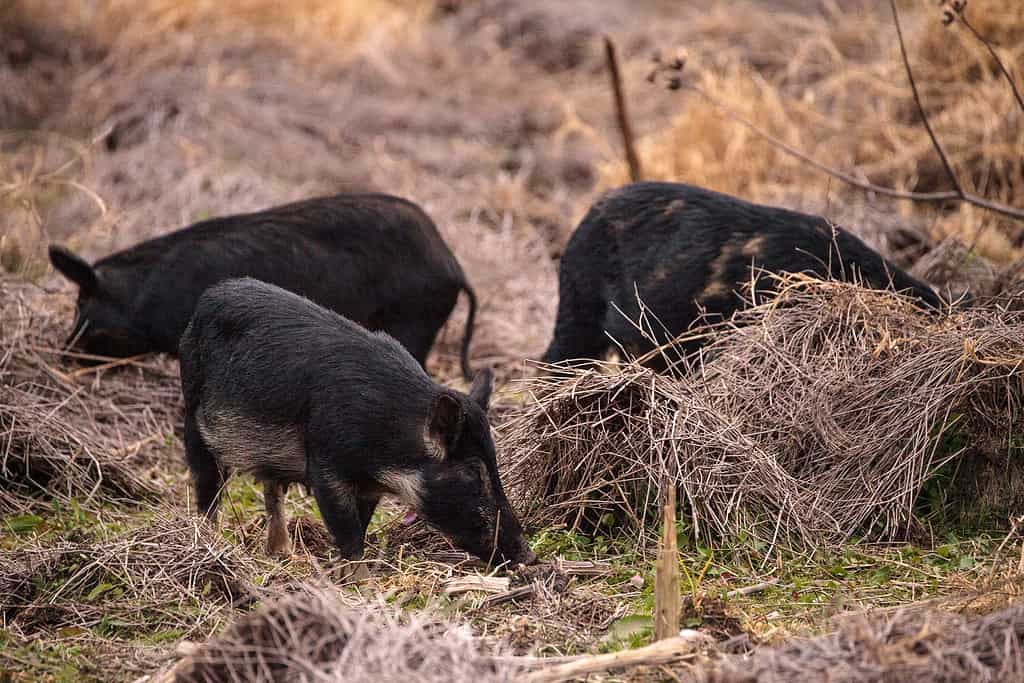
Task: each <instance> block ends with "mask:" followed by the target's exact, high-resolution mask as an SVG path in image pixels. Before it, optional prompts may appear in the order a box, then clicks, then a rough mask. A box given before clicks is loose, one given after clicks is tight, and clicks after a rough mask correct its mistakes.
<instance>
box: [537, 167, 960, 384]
mask: <svg viewBox="0 0 1024 683" xmlns="http://www.w3.org/2000/svg"><path fill="white" fill-rule="evenodd" d="M752 266H753V267H754V268H757V269H761V270H763V271H768V272H775V273H778V272H783V271H787V272H794V273H795V272H807V273H811V274H815V275H818V276H821V277H826V276H829V275H831V277H836V278H845V279H850V278H856V279H857V280H858V281H862V282H863V283H865V284H866V285H869V286H872V287H876V288H885V287H889V286H892V287H894V288H895V289H897V290H900V291H903V292H905V293H907V294H909V295H910V296H912V297H915V298H916V299H917V300H919V301H920V302H921V303H922V304H923V305H925V306H926V307H931V308H940V307H941V306H942V301H941V300H940V299H939V297H938V296H936V294H935V292H933V291H932V289H931V288H930V287H928V285H926V284H924V283H923V282H921V281H919V280H917V279H915V278H913V277H912V276H910V275H909V274H907V273H906V272H904V271H903V270H901V269H900V268H899V267H897V266H896V265H894V264H892V263H890V262H889V261H887V260H885V259H884V258H882V256H880V255H879V254H878V253H877V252H875V251H874V250H872V249H871V248H870V247H868V246H867V245H866V244H864V242H862V241H861V240H860V239H858V238H857V237H855V236H854V235H852V234H850V233H849V232H847V231H846V230H843V229H842V228H839V227H835V226H833V225H831V224H830V223H829V222H828V221H826V220H825V219H823V218H820V217H818V216H811V215H808V214H803V213H798V212H796V211H789V210H787V209H782V208H775V207H770V206H762V205H758V204H752V203H750V202H746V201H743V200H741V199H737V198H736V197H731V196H729V195H725V194H721V193H718V192H712V191H711V190H706V189H703V188H700V187H694V186H692V185H683V184H676V183H660V182H642V183H634V184H631V185H626V186H624V187H621V188H619V189H617V190H614V191H612V192H610V193H608V194H606V195H604V196H603V197H602V198H600V199H599V200H598V201H597V202H596V203H595V204H594V205H593V206H592V207H591V208H590V210H589V212H588V213H587V214H586V216H584V218H583V220H582V222H581V223H580V224H579V226H578V227H577V228H576V231H575V232H574V233H573V235H572V237H571V238H570V240H569V243H568V245H567V246H566V249H565V253H564V254H563V256H562V261H561V265H560V267H559V281H558V284H559V292H558V293H559V301H558V314H557V318H556V322H555V331H554V336H553V339H552V340H551V343H550V345H549V346H548V349H547V351H546V352H545V353H544V356H543V360H544V361H545V362H547V363H558V362H561V361H567V360H570V359H600V358H601V357H602V356H603V355H604V354H605V353H607V351H608V350H609V349H610V348H611V347H612V343H613V342H612V339H614V340H615V341H616V342H618V343H619V344H621V345H622V347H623V348H625V349H626V350H627V351H628V352H630V353H631V354H635V355H640V354H643V353H645V352H647V351H649V350H651V349H652V348H654V345H653V344H652V343H651V341H650V340H649V339H648V338H646V337H645V336H644V335H643V334H641V333H640V332H639V331H638V330H637V329H636V327H635V326H634V325H633V323H632V322H630V321H631V320H637V318H638V317H639V314H640V310H639V304H638V303H637V295H639V298H640V300H641V301H643V303H644V305H645V307H646V308H648V309H649V310H650V311H651V312H652V313H653V315H655V316H656V317H657V318H658V320H659V321H660V323H661V324H662V325H664V327H665V328H666V329H665V330H660V329H659V330H655V332H656V333H657V334H658V342H659V343H664V342H667V341H669V340H670V339H672V338H673V337H676V336H678V335H680V334H682V333H683V332H685V331H686V330H687V329H688V328H690V327H691V326H692V325H693V324H694V323H695V322H697V321H698V319H700V318H701V316H702V315H704V316H705V317H704V320H710V321H713V320H715V319H723V318H728V317H729V316H730V315H732V314H733V313H734V312H735V311H736V310H737V309H738V308H739V307H741V306H742V305H743V303H744V302H743V299H742V297H741V296H740V294H738V293H737V292H738V291H739V290H743V289H746V290H749V287H750V283H751V278H752V273H754V271H753V270H752ZM753 276H754V279H755V282H756V289H757V291H762V292H763V291H767V290H770V289H771V287H772V284H773V283H772V281H771V279H770V278H768V277H765V275H764V274H763V273H762V274H757V273H754V275H753ZM616 307H617V308H618V309H620V310H621V312H620V310H616ZM623 313H624V314H625V316H628V319H627V317H624V315H623ZM654 327H657V325H655V326H654ZM699 344H700V340H694V341H691V342H689V343H688V344H686V345H684V349H686V350H693V349H694V348H696V347H697V346H699ZM651 365H653V366H662V367H663V362H662V359H660V358H655V359H653V360H652V361H651Z"/></svg>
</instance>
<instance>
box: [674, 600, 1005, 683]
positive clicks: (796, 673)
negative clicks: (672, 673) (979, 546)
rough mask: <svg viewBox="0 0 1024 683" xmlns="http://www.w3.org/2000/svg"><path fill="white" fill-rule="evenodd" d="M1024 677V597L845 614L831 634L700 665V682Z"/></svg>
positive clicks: (851, 682)
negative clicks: (974, 611) (948, 607)
mask: <svg viewBox="0 0 1024 683" xmlns="http://www.w3.org/2000/svg"><path fill="white" fill-rule="evenodd" d="M1022 677H1024V605H1020V604H1017V605H1014V606H1012V607H1008V608H1006V609H1003V610H1001V611H998V612H995V613H993V614H989V615H985V616H975V617H966V616H961V615H956V614H950V613H948V612H940V611H928V610H904V611H900V612H897V613H896V614H895V615H893V616H892V617H890V618H888V619H871V618H867V617H863V616H861V617H858V618H855V619H849V620H846V621H845V622H844V623H842V624H841V626H840V627H839V629H838V630H837V631H836V632H835V633H832V634H829V635H827V636H822V637H819V638H811V639H803V638H799V639H794V640H793V641H792V642H790V643H787V644H786V645H784V646H782V647H778V648H765V649H761V650H757V651H755V652H754V653H753V654H752V655H750V656H744V657H730V658H725V659H724V660H722V661H718V662H715V663H713V664H710V665H708V666H707V667H706V668H698V669H697V670H695V671H694V672H693V675H692V678H687V677H684V678H683V680H692V681H695V682H700V683H755V682H756V683H776V682H779V683H782V682H783V681H792V680H801V681H830V682H836V683H839V682H842V683H860V682H862V681H863V682H865V683H866V682H867V681H876V682H888V681H893V682H896V681H905V682H907V683H917V682H918V681H921V682H922V683H923V682H924V681H936V682H938V681H941V682H943V683H952V682H954V681H978V682H981V681H992V682H993V683H994V682H995V681H1016V680H1020V679H1021V678H1022Z"/></svg>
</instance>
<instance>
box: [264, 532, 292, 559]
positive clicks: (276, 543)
mask: <svg viewBox="0 0 1024 683" xmlns="http://www.w3.org/2000/svg"><path fill="white" fill-rule="evenodd" d="M267 555H270V556H271V557H279V556H280V557H290V556H291V555H292V544H291V541H290V540H289V539H288V538H287V536H286V537H285V538H284V539H283V540H282V539H273V540H270V541H267Z"/></svg>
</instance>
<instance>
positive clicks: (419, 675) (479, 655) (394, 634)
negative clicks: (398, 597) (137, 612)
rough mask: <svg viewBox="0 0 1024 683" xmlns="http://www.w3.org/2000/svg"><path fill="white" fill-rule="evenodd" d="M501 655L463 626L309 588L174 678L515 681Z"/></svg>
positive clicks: (228, 633) (218, 641)
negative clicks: (405, 616)
mask: <svg viewBox="0 0 1024 683" xmlns="http://www.w3.org/2000/svg"><path fill="white" fill-rule="evenodd" d="M500 650H501V648H500V647H497V648H496V647H487V646H485V645H484V644H483V643H482V642H481V641H480V640H478V639H476V638H474V637H473V636H472V635H471V634H470V633H469V631H468V629H466V628H464V627H459V626H456V625H453V624H445V623H436V622H431V621H428V620H426V619H424V618H422V617H421V618H415V619H412V620H408V621H407V620H404V619H402V618H400V616H399V615H398V614H397V613H396V612H394V611H393V610H392V609H391V608H388V607H386V606H381V605H376V606H362V607H359V608H356V607H349V606H346V605H345V604H344V603H343V602H342V600H341V598H340V596H339V594H338V593H337V592H336V590H330V589H324V588H318V587H314V586H304V587H301V588H300V590H299V591H298V592H296V593H294V594H292V595H288V596H286V597H283V598H280V599H278V600H275V601H274V602H271V603H269V604H266V605H264V606H262V607H261V608H260V609H259V610H257V611H256V612H254V613H252V614H249V615H247V616H245V617H243V618H241V619H239V620H238V621H236V622H235V623H233V624H232V625H231V626H229V627H228V628H227V629H226V630H225V631H224V633H222V634H221V635H220V636H218V637H216V638H214V639H211V640H210V641H208V642H207V643H205V644H203V645H202V646H201V647H200V648H199V649H198V650H197V651H196V652H194V653H192V654H190V655H189V656H188V658H187V659H186V660H185V661H183V662H181V663H179V664H178V665H177V666H176V667H175V670H174V676H175V678H174V680H176V681H179V682H184V681H202V682H204V683H221V682H227V681H251V682H253V683H261V682H264V681H283V680H288V681H351V682H352V683H362V682H365V683H370V682H371V681H373V682H375V683H376V682H378V681H379V682H381V683H405V682H406V681H412V680H415V681H425V682H428V683H429V682H430V681H476V682H479V683H488V682H490V681H508V680H511V679H512V678H513V677H514V675H515V674H516V673H517V667H515V666H514V665H512V664H508V663H506V662H507V660H505V661H504V662H498V661H497V660H495V659H494V658H493V654H495V653H500ZM495 651H497V652H495ZM168 679H170V677H168Z"/></svg>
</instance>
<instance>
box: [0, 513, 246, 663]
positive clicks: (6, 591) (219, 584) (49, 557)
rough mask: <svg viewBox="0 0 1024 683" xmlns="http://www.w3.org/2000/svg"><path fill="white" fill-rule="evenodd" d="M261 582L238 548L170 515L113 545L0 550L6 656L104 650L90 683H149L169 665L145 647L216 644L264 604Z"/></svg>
mask: <svg viewBox="0 0 1024 683" xmlns="http://www.w3.org/2000/svg"><path fill="white" fill-rule="evenodd" d="M254 575H255V567H254V563H253V561H252V559H251V558H249V557H248V556H246V555H245V554H244V553H243V552H241V551H240V550H239V549H238V548H237V547H235V546H234V545H232V544H230V543H228V542H226V541H225V540H224V539H223V538H221V537H219V536H217V535H216V534H214V533H213V532H212V531H211V530H210V529H209V528H208V527H206V526H205V525H204V524H203V522H201V521H199V520H198V519H195V518H187V517H183V516H181V514H180V512H178V511H171V510H159V511H157V512H156V513H155V514H152V516H151V517H150V518H149V520H148V521H147V523H146V524H145V525H144V526H142V527H140V528H135V529H130V530H127V531H124V532H121V533H117V534H114V535H113V536H112V537H110V538H99V539H93V540H80V541H77V542H74V541H65V542H61V543H58V544H56V545H42V544H28V545H22V546H20V547H19V548H18V549H17V550H15V551H11V550H0V577H2V578H0V618H2V622H3V624H4V635H5V638H6V639H7V640H6V646H5V647H9V648H11V649H12V650H13V649H14V648H15V647H17V646H18V645H20V644H23V643H24V644H27V643H31V642H33V641H37V640H38V639H52V638H64V639H69V640H77V641H79V642H81V643H83V644H87V643H91V644H93V646H97V641H99V642H98V647H100V648H101V651H103V652H104V655H105V656H102V657H97V658H95V659H94V660H92V661H91V662H90V664H89V666H88V669H89V673H90V675H92V676H95V677H96V678H98V679H103V680H109V679H110V678H111V677H115V676H116V677H123V676H125V675H126V674H128V673H130V672H131V671H132V670H134V671H135V672H136V673H143V672H144V671H145V667H146V666H147V665H148V666H152V664H153V662H154V660H158V659H160V658H162V657H163V656H164V655H163V653H162V652H161V650H160V649H159V648H155V647H144V644H145V643H147V642H148V643H149V644H151V645H157V644H160V643H165V642H174V641H176V640H178V639H180V638H182V637H189V636H191V637H198V638H205V637H207V636H209V635H210V634H211V632H212V630H213V629H215V628H217V627H218V626H219V625H220V624H222V623H223V622H224V621H225V620H226V619H229V618H230V617H231V616H232V614H231V613H232V611H233V608H235V607H244V606H246V605H249V604H251V603H252V602H253V601H254V600H255V599H256V598H257V597H258V593H257V590H256V589H255V587H254V586H253V584H252V580H253V577H254ZM115 653H118V654H115ZM125 653H127V656H121V655H124V654H125ZM112 657H113V659H112ZM14 661H17V660H14ZM0 662H2V665H3V666H4V667H5V668H6V667H8V666H10V665H11V663H12V661H11V660H6V659H0ZM140 669H141V670H140Z"/></svg>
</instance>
